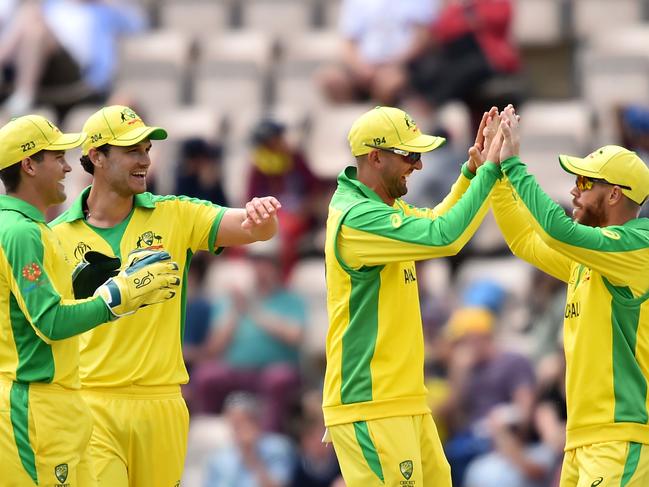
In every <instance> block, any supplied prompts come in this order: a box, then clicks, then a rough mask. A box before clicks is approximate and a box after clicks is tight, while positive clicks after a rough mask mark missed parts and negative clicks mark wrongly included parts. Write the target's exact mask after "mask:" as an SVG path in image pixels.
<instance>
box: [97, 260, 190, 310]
mask: <svg viewBox="0 0 649 487" xmlns="http://www.w3.org/2000/svg"><path fill="white" fill-rule="evenodd" d="M140 252H142V253H140ZM140 252H136V257H133V253H132V254H130V255H129V259H128V260H127V264H126V266H125V267H124V268H122V270H121V271H120V272H119V274H117V275H116V276H115V277H112V278H110V279H108V280H107V281H106V282H105V283H104V284H102V285H101V286H99V288H97V291H95V296H99V297H101V299H103V300H104V302H105V303H106V306H108V308H109V309H110V312H111V313H112V314H113V315H114V316H115V317H120V316H126V315H130V314H132V313H135V311H137V310H138V308H141V307H143V306H148V305H150V304H156V303H161V302H163V301H166V300H168V299H171V298H173V297H174V296H175V295H176V291H175V290H174V288H176V287H177V286H178V285H179V284H180V273H179V270H178V264H177V263H176V262H173V261H172V260H171V256H170V255H169V254H168V253H167V252H164V251H140ZM144 253H146V255H145V254H144Z"/></svg>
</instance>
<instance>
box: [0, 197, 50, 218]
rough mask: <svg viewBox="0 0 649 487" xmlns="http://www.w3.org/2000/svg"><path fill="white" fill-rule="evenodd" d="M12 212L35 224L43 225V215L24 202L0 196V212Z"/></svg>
mask: <svg viewBox="0 0 649 487" xmlns="http://www.w3.org/2000/svg"><path fill="white" fill-rule="evenodd" d="M4 210H13V211H17V212H19V213H22V214H23V215H25V216H26V217H27V218H30V219H32V220H34V221H35V222H40V223H45V215H43V213H42V212H41V210H39V209H38V208H36V207H35V206H32V205H30V204H29V203H27V202H26V201H25V200H21V199H20V198H15V197H13V196H8V195H0V211H4Z"/></svg>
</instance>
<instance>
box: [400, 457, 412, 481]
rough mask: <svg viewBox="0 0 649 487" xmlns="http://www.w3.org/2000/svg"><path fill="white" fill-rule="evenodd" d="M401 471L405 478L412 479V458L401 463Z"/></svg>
mask: <svg viewBox="0 0 649 487" xmlns="http://www.w3.org/2000/svg"><path fill="white" fill-rule="evenodd" d="M399 471H400V472H401V475H403V478H404V479H406V480H410V477H412V460H406V461H404V462H401V463H400V464H399Z"/></svg>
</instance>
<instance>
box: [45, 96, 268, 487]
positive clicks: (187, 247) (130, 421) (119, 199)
mask: <svg viewBox="0 0 649 487" xmlns="http://www.w3.org/2000/svg"><path fill="white" fill-rule="evenodd" d="M83 131H84V132H85V133H87V134H88V138H87V139H86V141H85V142H84V144H83V146H82V153H83V156H82V158H81V163H82V165H83V167H84V169H85V170H86V171H88V172H89V173H91V174H93V176H94V177H93V184H92V186H91V187H89V188H87V189H85V190H84V191H83V192H82V193H81V194H80V195H79V197H78V198H77V199H76V201H74V203H73V204H72V206H71V207H70V209H69V210H68V211H66V212H65V213H63V214H62V215H61V216H60V217H59V218H57V219H56V220H55V221H54V222H52V224H51V226H52V228H53V230H54V232H55V233H56V234H57V235H58V236H59V238H60V239H61V241H62V242H63V245H64V247H65V250H66V252H68V253H69V255H71V256H74V258H75V260H78V259H81V258H82V257H83V255H84V253H85V252H87V251H88V250H93V251H99V252H101V253H103V254H106V255H110V256H118V257H119V256H123V255H127V254H128V253H129V252H131V251H133V250H135V249H149V250H161V249H164V250H165V251H167V252H168V253H169V254H171V256H172V258H173V259H174V260H176V261H177V262H178V264H179V265H180V268H181V269H184V277H183V288H182V289H183V291H184V289H185V280H186V275H187V268H188V266H189V264H190V261H191V258H192V255H193V254H194V253H196V252H198V251H199V250H207V251H210V252H215V253H219V252H220V251H221V249H222V247H225V246H230V245H240V244H246V243H250V242H254V241H257V240H267V239H269V238H271V237H272V236H273V235H274V234H275V232H276V229H277V218H276V212H277V209H278V208H279V207H280V204H279V202H278V201H277V200H276V199H275V198H272V197H265V198H254V199H253V200H252V201H250V202H249V203H247V204H246V208H245V209H228V208H223V207H219V206H217V205H214V204H212V203H209V202H206V201H201V200H195V199H191V198H187V197H184V196H157V195H153V194H151V193H147V192H146V176H147V171H148V170H149V167H150V165H151V160H150V158H149V150H150V149H151V141H152V140H161V139H164V138H166V137H167V133H166V131H165V130H164V129H162V128H160V127H149V126H147V125H145V124H144V122H143V121H142V119H141V118H140V117H139V116H138V115H137V114H136V113H135V112H134V111H133V110H131V109H130V108H128V107H125V106H120V105H113V106H108V107H104V108H102V109H101V110H99V111H97V112H96V113H94V114H93V115H91V116H90V118H88V120H87V121H86V123H85V125H84V127H83ZM180 298H181V299H176V300H174V301H173V302H169V303H166V304H163V305H160V306H157V307H151V308H150V309H146V310H143V312H142V313H141V314H139V315H138V316H133V317H126V318H124V319H122V320H121V321H120V323H118V324H117V326H115V327H111V328H108V327H105V328H102V329H97V330H93V331H91V332H90V333H87V334H85V335H84V336H83V337H82V340H81V367H80V373H81V383H82V393H83V396H84V398H85V400H86V402H87V403H88V405H89V406H90V409H91V411H92V414H93V417H94V419H95V426H94V429H93V434H92V438H91V452H92V455H93V461H94V464H95V469H96V472H97V477H98V480H99V483H100V485H107V486H110V487H126V486H131V487H152V486H155V487H158V486H161V487H162V486H170V487H173V486H175V485H178V483H179V482H180V479H181V476H182V470H183V465H184V461H185V451H186V446H187V432H188V427H189V415H188V411H187V407H186V405H185V402H184V400H183V398H182V396H181V392H180V384H184V383H186V382H187V381H188V376H187V372H186V370H185V365H184V362H183V356H182V336H183V325H184V319H185V310H184V307H185V306H184V305H185V296H184V292H183V294H182V295H181V296H180ZM167 304H168V305H167Z"/></svg>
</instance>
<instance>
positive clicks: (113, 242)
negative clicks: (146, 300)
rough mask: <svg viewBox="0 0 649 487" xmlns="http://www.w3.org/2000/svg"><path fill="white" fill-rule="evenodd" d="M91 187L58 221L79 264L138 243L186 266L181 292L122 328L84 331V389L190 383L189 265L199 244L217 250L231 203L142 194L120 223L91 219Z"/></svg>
mask: <svg viewBox="0 0 649 487" xmlns="http://www.w3.org/2000/svg"><path fill="white" fill-rule="evenodd" d="M89 192H90V189H89V188H87V189H86V190H84V191H83V192H82V193H81V195H80V196H79V197H78V198H77V200H76V201H75V202H74V203H73V204H72V206H71V207H70V209H68V211H66V212H65V213H63V214H62V215H61V216H60V217H58V218H57V219H56V220H54V221H53V222H51V223H50V226H51V227H52V229H53V230H54V233H56V234H57V235H58V237H59V239H60V240H61V242H62V245H63V247H64V250H65V252H66V254H67V255H69V256H70V257H71V258H72V259H73V264H76V263H78V262H79V261H80V260H81V259H82V258H83V256H84V254H85V253H86V252H87V251H88V250H94V251H98V252H101V253H103V254H106V255H110V256H117V257H120V258H122V259H126V257H127V256H128V254H129V252H131V251H132V250H135V249H160V250H163V249H164V250H166V251H167V252H169V254H171V258H172V259H173V260H174V261H176V262H177V263H178V265H179V266H180V268H181V269H184V273H183V283H182V290H181V293H180V296H177V297H175V298H174V299H171V300H169V301H166V302H164V303H161V304H156V305H155V306H149V307H147V308H143V309H140V310H139V311H138V312H137V313H135V314H133V315H129V316H126V317H123V318H121V319H119V320H118V321H116V322H115V323H114V326H111V327H103V328H99V329H95V330H92V331H91V332H89V333H86V334H84V335H83V336H82V337H81V366H80V374H81V383H82V385H83V387H127V386H131V385H140V386H155V385H176V384H184V383H186V382H187V380H188V376H187V371H186V369H185V364H184V361H183V356H182V336H183V331H184V321H185V299H186V293H185V288H186V284H187V269H188V268H189V263H190V261H191V258H192V255H193V254H194V253H195V252H197V251H199V250H209V251H212V252H216V251H218V250H219V249H217V248H215V246H214V245H215V241H216V233H217V231H218V228H219V224H220V222H221V218H222V217H223V214H224V213H225V210H226V209H225V208H222V207H219V206H216V205H214V204H212V203H209V202H207V201H201V200H196V199H192V198H187V197H184V196H156V195H152V194H151V193H142V194H138V195H136V196H135V197H134V207H133V210H132V211H131V213H130V215H129V216H128V217H127V218H126V219H125V220H124V221H123V222H121V223H120V224H118V225H116V226H114V227H112V228H97V227H93V226H92V225H90V224H88V223H87V222H86V220H85V218H84V214H83V203H84V200H85V199H86V198H87V197H88V193H89Z"/></svg>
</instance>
